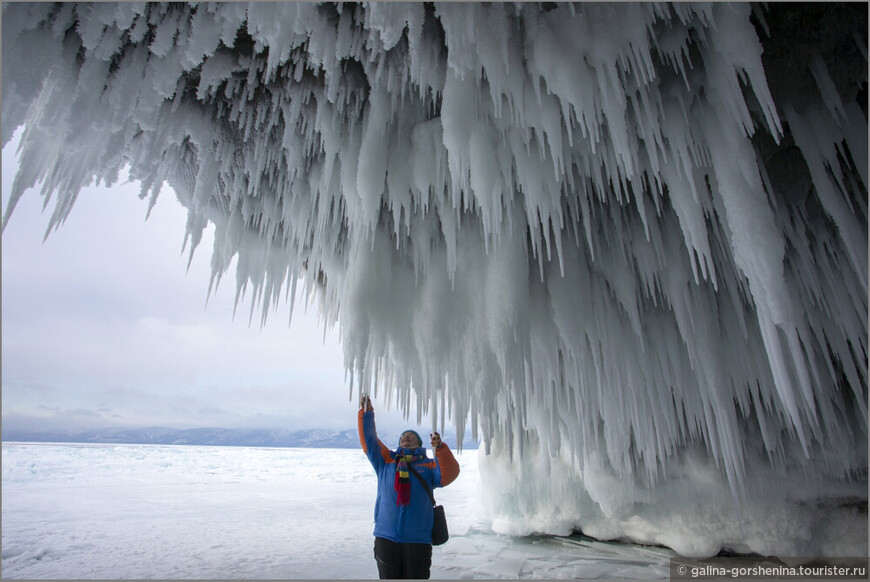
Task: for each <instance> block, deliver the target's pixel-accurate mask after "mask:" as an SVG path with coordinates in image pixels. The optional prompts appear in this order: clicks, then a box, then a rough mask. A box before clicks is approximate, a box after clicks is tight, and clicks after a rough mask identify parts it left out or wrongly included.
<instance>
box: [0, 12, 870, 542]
mask: <svg viewBox="0 0 870 582" xmlns="http://www.w3.org/2000/svg"><path fill="white" fill-rule="evenodd" d="M831 6H833V7H831ZM2 26H3V37H2V39H3V40H2V42H3V45H2V48H3V68H2V75H3V78H2V81H3V84H2V91H3V94H2V98H3V127H2V131H3V143H4V144H5V143H7V142H8V140H9V139H10V138H11V136H12V133H13V131H14V130H15V129H16V128H17V127H19V126H21V125H24V126H25V133H24V136H23V140H22V146H21V148H22V151H21V165H20V168H19V172H18V174H17V176H16V179H15V185H14V191H13V192H12V203H11V204H10V205H9V207H8V209H7V213H6V216H4V225H5V224H6V221H8V220H9V218H10V214H11V213H12V210H13V208H14V202H15V201H16V200H17V199H18V198H19V197H20V195H21V194H22V193H23V192H24V191H25V189H27V188H28V187H31V186H33V185H36V184H41V186H40V187H41V193H42V195H43V196H44V197H45V201H46V204H47V205H48V204H49V203H50V201H53V208H54V211H53V216H52V226H51V228H54V227H56V226H57V225H59V224H60V223H62V222H63V220H64V219H65V217H66V216H67V215H68V213H69V211H70V209H71V207H72V206H73V203H74V202H75V198H76V195H77V193H78V191H79V189H80V188H81V187H83V186H85V185H87V184H88V183H90V182H91V181H93V180H101V181H105V182H106V183H113V182H114V181H115V180H117V178H118V174H119V172H120V170H121V169H122V168H123V167H125V166H127V165H129V167H130V168H131V175H132V176H133V177H134V178H136V179H138V180H141V182H142V197H150V199H151V203H152V204H153V203H154V202H156V198H157V193H158V191H159V190H160V187H161V185H162V184H164V183H166V184H168V185H170V186H171V187H172V188H173V189H174V190H175V192H176V193H177V195H178V197H179V199H180V200H181V202H182V203H183V204H184V205H185V206H186V207H187V209H188V211H189V217H188V224H187V236H188V237H189V248H190V252H191V253H192V252H193V250H194V249H195V248H196V246H197V244H198V243H199V241H200V238H201V234H202V232H203V229H204V228H205V226H206V225H207V224H208V223H209V222H212V223H214V224H215V226H216V236H215V243H214V249H213V250H212V266H213V283H214V284H217V283H218V282H219V281H220V280H221V277H222V276H223V275H224V274H225V273H226V272H227V271H228V267H229V265H230V261H231V259H233V257H238V263H237V270H236V273H235V275H236V285H237V288H238V291H239V295H240V297H241V296H243V295H244V294H245V293H250V294H251V297H246V298H245V299H244V301H250V306H251V315H252V317H253V316H254V314H255V313H259V317H261V318H265V317H266V316H267V315H268V313H269V312H270V310H271V309H272V306H273V305H274V304H275V303H276V302H278V301H280V300H282V298H283V297H285V296H287V297H289V298H290V300H292V297H293V296H294V294H295V290H296V288H297V286H300V285H301V286H303V288H304V290H305V291H307V293H308V296H309V297H310V298H311V300H312V301H315V302H317V304H318V305H319V308H320V313H321V314H322V317H323V319H324V325H338V326H339V328H340V331H341V337H342V345H343V349H344V354H345V364H346V367H347V370H348V373H349V384H350V387H351V390H353V391H357V392H358V391H364V392H367V393H372V394H375V395H378V394H379V393H380V395H381V397H382V398H384V399H385V400H386V401H387V402H389V403H390V404H391V405H393V406H398V407H400V408H402V409H404V410H405V411H408V410H410V408H411V404H412V403H415V404H416V408H417V411H418V414H430V415H431V417H432V418H433V424H435V423H437V424H439V425H443V423H444V419H445V417H446V416H448V415H449V416H450V417H451V418H452V421H453V422H454V423H455V425H456V428H457V429H458V431H459V432H460V434H461V433H462V432H463V431H464V428H465V422H466V419H470V422H471V424H472V429H473V430H474V432H475V433H476V434H477V435H479V436H480V437H481V438H482V439H483V441H484V442H485V444H486V446H487V448H488V450H490V451H493V450H495V451H496V452H500V453H501V454H503V455H504V456H505V457H506V458H515V459H521V458H524V457H528V456H529V454H532V455H540V456H541V457H543V458H557V457H558V456H559V455H563V456H564V455H565V454H568V455H569V457H570V459H571V463H573V464H574V466H575V467H579V469H577V470H578V471H579V474H584V473H583V472H584V471H586V473H585V474H586V476H587V477H588V479H586V481H585V482H584V484H583V485H582V487H586V488H587V490H591V488H592V487H593V485H592V484H591V483H592V479H591V474H592V469H593V465H594V467H597V468H598V469H600V470H604V469H602V467H605V468H606V471H608V474H612V475H614V476H616V477H618V478H619V479H628V480H629V481H631V482H632V483H634V485H636V486H639V487H641V488H643V489H644V490H652V489H655V487H656V486H657V484H660V483H664V482H666V481H667V480H668V479H670V478H672V477H673V475H674V474H675V472H674V471H675V470H674V469H673V468H674V467H678V466H679V467H684V466H685V465H684V464H681V463H683V462H684V461H685V458H686V455H687V454H688V453H687V452H686V451H701V453H700V455H701V458H703V459H705V460H706V461H705V462H706V463H707V464H709V465H710V466H712V467H715V470H716V471H717V472H719V474H721V475H722V476H723V479H725V480H727V482H728V484H729V485H728V488H729V490H730V491H731V493H732V494H733V495H737V496H739V495H740V492H741V491H745V490H746V487H747V484H748V483H752V482H753V478H754V477H753V474H754V472H756V471H762V470H761V469H757V470H756V469H755V467H758V466H759V465H758V459H763V461H764V463H765V468H764V469H763V471H774V473H776V474H779V475H786V476H794V475H795V474H801V475H804V476H806V474H808V473H813V474H814V475H816V476H815V477H814V478H815V479H816V480H817V481H824V482H836V483H840V482H843V481H844V480H845V481H850V480H855V479H857V480H858V481H859V482H860V481H861V480H862V479H863V482H864V484H865V488H866V467H867V461H866V450H867V448H866V444H867V314H868V312H867V280H868V272H867V271H868V252H867V250H868V249H867V247H868V244H867V156H868V152H867V103H866V101H867V14H866V5H863V4H860V3H859V4H853V5H831V4H824V5H822V4H803V5H793V4H771V5H769V6H767V7H762V6H757V5H752V4H745V3H736V4H731V3H714V4H703V5H700V4H699V5H695V4H683V3H675V4H646V3H644V4H627V3H615V4H574V5H569V4H558V3H524V4H510V3H507V4H499V3H495V4H480V3H468V4H465V3H446V4H437V3H436V4H429V3H426V4H423V3H412V4H402V3H384V4H380V3H369V4H331V3H330V4H313V3H280V4H270V3H260V2H257V3H252V4H236V3H203V4H195V3H192V4H178V3H173V4H165V3H161V4H156V3H153V4H152V3H120V4H111V3H108V4H106V3H95V4H74V3H62V4H48V3H46V4H27V3H11V4H10V3H5V4H4V5H3V13H2ZM336 397H337V398H339V397H340V395H339V394H338V393H337V394H336ZM566 451H567V453H566ZM693 454H694V453H693ZM593 459H594V463H593ZM590 463H591V464H590ZM547 466H548V465H547V464H546V463H545V467H544V469H543V471H544V472H545V473H546V471H548V470H549V469H547ZM765 474H767V473H765ZM527 477H528V478H530V479H534V478H535V477H533V476H532V477H529V476H527ZM755 480H756V481H757V478H756V479H755ZM864 499H865V502H866V492H865V498H864ZM598 501H599V506H601V507H604V505H603V504H602V502H601V501H600V500H598ZM603 511H604V513H605V514H607V515H610V517H611V518H612V514H613V512H614V511H616V510H614V509H613V508H612V507H611V509H609V510H608V509H606V508H605V509H604V510H603ZM608 511H609V513H608ZM865 519H866V516H865ZM575 521H576V522H577V523H580V522H582V519H581V518H579V517H578V518H577V520H575ZM532 529H534V528H532ZM864 535H865V536H866V530H865V534H864ZM641 537H642V536H641Z"/></svg>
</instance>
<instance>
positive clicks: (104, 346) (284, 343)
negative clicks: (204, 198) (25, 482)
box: [2, 131, 428, 431]
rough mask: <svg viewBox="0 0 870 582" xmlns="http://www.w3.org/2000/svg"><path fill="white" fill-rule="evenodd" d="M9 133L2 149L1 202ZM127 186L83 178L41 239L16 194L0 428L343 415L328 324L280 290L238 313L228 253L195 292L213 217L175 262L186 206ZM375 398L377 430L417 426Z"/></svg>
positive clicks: (314, 422) (340, 373) (9, 236)
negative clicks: (262, 314) (275, 297)
mask: <svg viewBox="0 0 870 582" xmlns="http://www.w3.org/2000/svg"><path fill="white" fill-rule="evenodd" d="M19 135H20V131H19V133H18V134H16V137H15V138H13V140H12V141H10V143H9V144H7V146H6V147H5V148H3V154H2V155H3V160H2V164H3V166H2V169H3V174H2V187H3V195H2V199H3V212H5V209H6V206H7V203H8V198H9V192H10V191H11V184H12V181H13V179H14V174H15V169H16V167H17V156H16V155H15V150H16V148H17V143H18V138H19ZM138 193H139V185H138V183H130V182H127V181H126V179H125V177H123V176H122V178H121V180H120V181H119V182H118V183H117V184H115V185H113V186H111V187H106V186H104V185H101V186H100V187H95V186H94V187H89V188H85V189H84V190H82V192H81V193H80V195H79V197H78V200H77V202H76V204H75V205H74V206H73V209H72V212H71V214H70V216H69V218H68V219H67V221H66V222H65V223H64V224H63V225H62V226H61V227H60V228H59V229H58V230H56V231H53V232H52V233H51V234H50V235H49V236H48V237H47V239H46V240H45V242H43V238H44V235H45V232H46V228H47V225H48V221H49V217H50V215H51V211H52V210H53V202H52V203H50V204H49V206H48V208H47V209H46V210H45V211H44V212H43V211H42V204H43V200H42V197H41V196H40V194H39V191H38V188H37V189H32V190H29V191H28V192H26V193H25V194H24V196H23V197H22V199H21V200H20V202H19V203H18V205H17V206H16V208H15V210H14V212H13V214H12V217H11V219H10V221H9V224H8V225H7V227H6V229H5V231H4V232H3V235H2V410H3V413H2V414H3V425H4V427H5V428H7V429H21V428H27V429H34V430H36V429H46V430H48V429H74V428H98V427H137V426H139V427H144V426H167V427H173V428H193V427H226V428H278V429H287V430H302V429H309V428H328V429H337V430H344V429H352V428H354V427H355V426H356V411H357V401H356V398H355V397H354V398H353V399H351V397H350V393H349V389H348V385H347V382H346V380H345V374H344V364H343V357H342V353H341V347H340V344H339V337H338V335H339V334H338V330H337V328H334V329H331V330H327V331H326V333H325V334H324V329H323V326H322V324H321V323H319V322H318V320H317V317H316V315H317V314H316V307H315V306H314V304H312V306H311V308H310V309H308V310H307V311H306V309H305V302H304V300H302V299H301V298H300V299H298V300H297V303H296V307H295V309H294V313H293V318H292V321H289V312H290V309H289V304H282V305H280V306H279V307H278V309H277V310H276V311H274V312H272V313H271V314H270V316H269V319H268V320H267V322H266V324H265V326H264V327H263V328H262V329H261V327H260V323H259V317H258V316H257V315H256V314H255V316H254V320H253V323H251V324H250V325H249V317H248V315H249V308H250V303H249V300H248V299H243V300H241V301H240V304H239V309H238V313H237V314H236V316H235V317H234V316H233V304H234V296H235V262H234V263H233V264H232V265H231V267H230V270H229V271H228V272H227V274H226V275H225V276H224V279H223V281H222V283H221V285H220V286H219V287H218V289H217V291H216V292H213V293H212V295H211V296H210V297H209V296H208V283H209V278H210V275H211V266H210V260H211V248H212V241H213V233H214V227H213V225H209V228H208V229H207V231H206V233H205V235H204V237H203V241H202V243H201V244H200V246H199V248H198V249H197V250H196V252H195V254H194V257H193V261H192V263H191V265H190V268H189V271H188V270H187V262H188V251H187V250H185V251H184V253H183V254H182V246H183V243H184V232H185V222H186V216H187V211H186V210H185V209H184V208H183V207H182V206H181V205H180V203H179V202H178V201H177V200H176V197H175V193H174V192H173V191H172V190H171V189H170V188H168V187H166V186H164V188H163V190H162V191H161V193H160V195H159V197H158V200H157V204H156V206H155V207H154V209H153V210H152V212H151V215H150V217H148V219H147V221H146V218H145V217H146V213H147V206H148V203H147V200H140V199H139V198H138ZM206 300H207V301H206ZM257 313H259V310H258V311H257ZM374 404H375V409H376V417H377V419H378V428H379V429H380V430H382V431H383V430H384V429H386V430H389V431H394V430H402V429H403V428H407V427H409V426H410V427H414V425H415V419H414V418H413V415H415V414H416V413H415V412H413V411H412V420H411V421H407V422H406V421H404V420H402V418H401V415H400V414H399V413H397V412H392V411H387V410H385V409H381V408H379V406H378V400H377V398H375V400H374ZM427 423H428V421H427V420H426V419H424V420H423V424H424V425H427ZM415 428H417V427H415Z"/></svg>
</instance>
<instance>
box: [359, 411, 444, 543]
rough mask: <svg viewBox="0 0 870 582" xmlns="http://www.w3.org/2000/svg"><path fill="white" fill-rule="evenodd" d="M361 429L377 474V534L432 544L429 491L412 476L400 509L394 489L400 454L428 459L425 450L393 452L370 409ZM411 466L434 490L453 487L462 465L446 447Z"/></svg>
mask: <svg viewBox="0 0 870 582" xmlns="http://www.w3.org/2000/svg"><path fill="white" fill-rule="evenodd" d="M359 429H360V444H362V447H363V451H365V453H366V456H368V458H369V461H370V462H371V464H372V467H374V469H375V473H377V475H378V497H377V501H375V529H374V535H375V536H376V537H379V538H386V539H388V540H390V541H393V542H397V543H416V544H431V543H432V520H433V514H432V502H431V501H430V500H429V495H428V494H427V493H426V490H425V489H424V488H423V486H422V485H421V484H420V481H419V480H418V479H417V478H416V477H414V475H413V473H412V474H411V475H410V484H411V498H410V501H409V502H408V505H405V506H400V505H398V504H397V503H396V489H395V479H396V468H397V467H398V462H397V461H396V456H398V453H401V454H413V455H424V456H425V455H426V449H425V448H424V447H420V448H418V449H414V450H413V451H411V450H409V449H397V450H396V451H391V450H390V449H389V448H388V447H387V446H386V445H384V443H382V442H381V441H380V439H378V435H377V431H376V430H375V413H374V411H371V410H370V411H368V412H364V411H362V410H360V411H359ZM412 466H413V467H414V469H416V470H417V472H418V473H419V474H420V476H421V477H423V480H425V481H426V483H428V484H429V487H431V488H432V489H435V488H436V487H442V486H444V485H448V484H450V483H451V482H453V480H454V479H456V477H457V476H458V475H459V463H457V462H456V459H455V458H454V457H453V453H452V452H451V451H450V449H449V448H448V447H447V445H445V444H442V445H441V446H440V447H438V449H437V451H436V454H435V458H434V459H430V458H428V457H427V458H424V459H420V460H419V461H417V462H416V463H414V464H413V465H412Z"/></svg>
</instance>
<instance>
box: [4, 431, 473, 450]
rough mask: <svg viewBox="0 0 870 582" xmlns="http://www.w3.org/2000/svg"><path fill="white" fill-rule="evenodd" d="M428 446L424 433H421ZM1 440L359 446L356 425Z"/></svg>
mask: <svg viewBox="0 0 870 582" xmlns="http://www.w3.org/2000/svg"><path fill="white" fill-rule="evenodd" d="M399 436H400V433H395V434H392V433H389V434H383V435H380V438H381V440H382V441H383V442H384V443H385V444H387V446H389V447H394V446H396V445H397V443H398V442H399ZM420 436H422V437H423V438H424V439H427V442H424V443H423V444H424V446H426V447H427V448H428V447H429V442H428V438H427V437H428V435H424V434H421V435H420ZM2 438H3V441H18V442H37V443H48V442H52V443H105V444H112V443H116V444H155V445H204V446H232V447H303V448H321V449H324V448H328V449H355V448H359V446H360V444H359V436H358V434H357V431H356V429H351V430H343V431H337V430H328V429H319V428H315V429H310V430H296V431H289V430H275V429H244V428H190V429H175V428H165V427H149V428H95V429H76V430H46V431H27V430H15V429H10V430H6V429H3V433H2ZM442 438H443V440H444V442H445V443H447V445H448V446H449V447H450V448H451V449H454V450H455V449H456V435H455V434H454V433H445V434H444V435H442ZM477 444H478V443H475V442H473V441H472V438H471V432H470V431H468V432H467V433H466V435H465V440H464V442H463V448H464V449H476V448H477Z"/></svg>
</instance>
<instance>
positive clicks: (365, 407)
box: [357, 396, 390, 469]
mask: <svg viewBox="0 0 870 582" xmlns="http://www.w3.org/2000/svg"><path fill="white" fill-rule="evenodd" d="M357 427H358V428H359V443H360V445H362V450H363V452H364V453H365V454H366V456H367V457H368V458H369V461H371V463H372V465H373V466H374V467H375V469H379V468H380V467H381V466H382V465H383V464H384V463H385V462H386V461H387V460H388V459H389V458H390V449H389V448H387V445H385V444H384V443H382V442H381V440H380V439H379V438H378V431H377V429H376V428H375V410H374V407H372V401H371V400H370V399H369V398H368V397H366V396H363V398H362V400H361V401H360V409H359V412H358V413H357Z"/></svg>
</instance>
